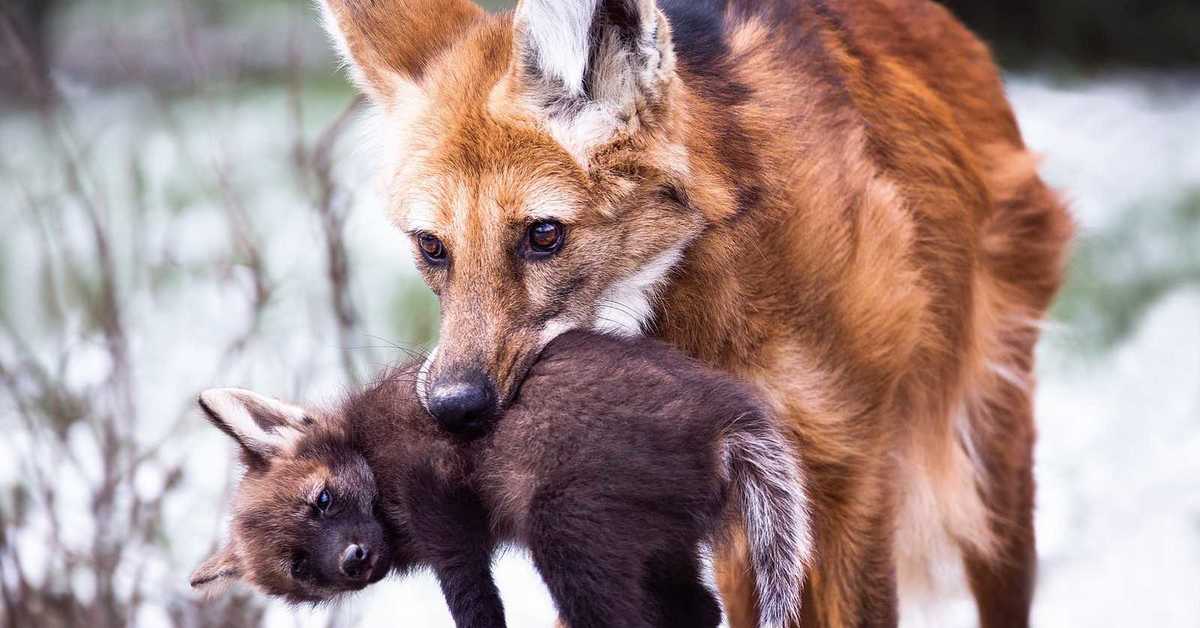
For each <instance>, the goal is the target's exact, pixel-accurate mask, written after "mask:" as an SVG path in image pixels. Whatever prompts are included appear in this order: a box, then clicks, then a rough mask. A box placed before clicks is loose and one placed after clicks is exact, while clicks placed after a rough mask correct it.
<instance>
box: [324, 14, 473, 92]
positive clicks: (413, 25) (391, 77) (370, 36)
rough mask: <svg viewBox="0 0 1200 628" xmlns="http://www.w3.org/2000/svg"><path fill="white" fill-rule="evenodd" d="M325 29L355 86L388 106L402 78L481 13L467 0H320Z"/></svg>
mask: <svg viewBox="0 0 1200 628" xmlns="http://www.w3.org/2000/svg"><path fill="white" fill-rule="evenodd" d="M320 3H321V13H322V16H323V18H324V19H323V21H324V23H325V30H326V31H328V33H329V35H330V37H331V38H332V39H333V41H334V45H335V46H336V47H337V49H338V52H339V53H340V54H341V56H342V57H343V59H345V61H346V63H347V65H349V67H350V69H351V74H352V76H353V77H354V80H355V82H356V83H357V84H358V86H359V88H360V89H362V90H363V91H364V92H366V93H367V95H368V96H370V97H371V99H372V100H374V101H375V102H376V104H379V105H382V106H385V107H386V106H389V105H391V104H393V103H392V101H393V98H394V96H395V95H396V94H397V93H398V92H399V90H402V89H403V88H404V87H405V83H406V82H407V83H413V82H416V81H419V80H420V79H421V76H422V75H423V74H424V72H425V68H426V66H427V65H428V64H429V62H430V61H431V60H433V59H434V58H435V57H437V55H438V54H440V53H441V52H442V51H443V50H445V49H446V48H447V47H449V46H450V44H452V43H453V42H454V41H455V40H457V39H458V38H459V37H460V36H461V35H462V34H463V33H464V32H465V31H466V30H467V28H468V27H469V26H470V25H471V23H472V22H474V21H475V20H477V19H479V18H480V17H481V16H483V15H484V12H483V9H480V8H479V7H478V6H477V5H475V4H474V3H473V2H471V1H470V0H320Z"/></svg>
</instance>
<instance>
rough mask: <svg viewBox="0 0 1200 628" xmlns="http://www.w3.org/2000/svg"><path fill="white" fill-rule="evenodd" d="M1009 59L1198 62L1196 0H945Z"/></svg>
mask: <svg viewBox="0 0 1200 628" xmlns="http://www.w3.org/2000/svg"><path fill="white" fill-rule="evenodd" d="M942 3H943V4H945V5H946V6H948V7H949V8H950V9H951V10H952V11H954V12H955V14H957V15H958V16H959V17H960V18H962V20H963V21H965V22H966V23H967V24H968V25H969V26H971V28H973V29H975V31H976V32H978V33H979V34H980V35H981V36H982V37H983V38H984V39H985V40H987V41H988V42H989V43H991V44H992V46H993V47H994V48H995V50H996V53H997V54H998V56H999V58H1000V60H1001V63H1002V64H1004V65H1005V66H1007V67H1024V66H1029V65H1046V64H1065V65H1070V66H1075V67H1081V68H1086V69H1094V68H1098V67H1101V66H1127V67H1162V68H1181V69H1186V68H1192V69H1197V68H1200V2H1197V1H1196V0H1158V1H1154V0H942Z"/></svg>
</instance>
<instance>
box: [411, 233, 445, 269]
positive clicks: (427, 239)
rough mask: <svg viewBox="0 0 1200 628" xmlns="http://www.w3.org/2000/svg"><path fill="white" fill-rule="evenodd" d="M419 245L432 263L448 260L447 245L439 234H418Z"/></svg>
mask: <svg viewBox="0 0 1200 628" xmlns="http://www.w3.org/2000/svg"><path fill="white" fill-rule="evenodd" d="M417 246H419V247H421V255H423V256H424V257H425V259H426V261H428V262H429V263H430V264H441V263H442V262H444V261H445V260H446V246H445V245H444V244H442V241H441V240H439V239H438V237H437V236H434V235H430V234H428V233H422V234H419V235H418V236H417Z"/></svg>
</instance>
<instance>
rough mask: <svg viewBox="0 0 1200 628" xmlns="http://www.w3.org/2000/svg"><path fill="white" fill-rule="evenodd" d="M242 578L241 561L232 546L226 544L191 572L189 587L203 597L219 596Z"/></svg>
mask: <svg viewBox="0 0 1200 628" xmlns="http://www.w3.org/2000/svg"><path fill="white" fill-rule="evenodd" d="M241 578H242V566H241V561H240V560H239V559H238V555H237V552H236V551H235V550H234V549H233V544H232V543H229V544H226V545H225V547H223V548H221V549H220V550H219V551H217V553H216V554H213V555H212V556H209V557H208V560H205V561H204V562H203V563H201V564H200V566H199V567H197V568H196V571H193V572H192V578H191V585H192V588H193V589H196V590H197V591H199V592H200V593H201V594H202V595H204V597H212V596H214V595H219V594H221V593H223V592H224V591H225V590H226V589H228V588H229V586H230V585H232V584H233V583H234V582H237V581H238V580H240V579H241Z"/></svg>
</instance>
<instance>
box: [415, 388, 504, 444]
mask: <svg viewBox="0 0 1200 628" xmlns="http://www.w3.org/2000/svg"><path fill="white" fill-rule="evenodd" d="M428 401H429V413H430V414H432V415H433V418H435V419H437V422H438V425H440V426H441V427H442V429H444V430H446V431H447V432H452V433H455V434H458V433H461V432H467V431H473V430H478V429H481V428H483V427H484V426H486V425H487V422H488V421H489V420H490V419H491V418H492V415H493V414H495V412H496V389H495V388H494V387H493V386H492V383H491V381H489V380H488V378H487V376H485V375H483V374H482V373H468V374H467V376H466V377H464V378H462V379H459V380H449V381H444V382H438V383H437V384H434V385H433V386H432V387H431V388H430V390H429V399H428Z"/></svg>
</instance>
